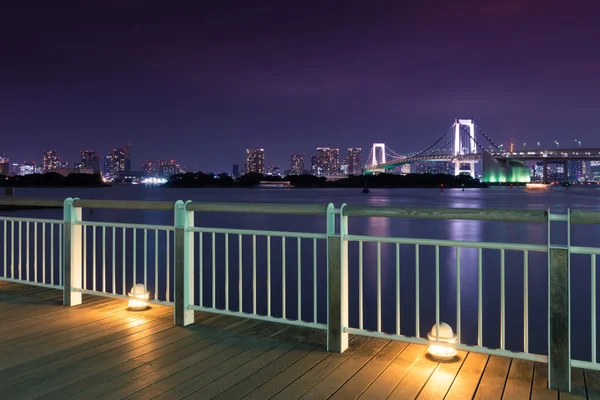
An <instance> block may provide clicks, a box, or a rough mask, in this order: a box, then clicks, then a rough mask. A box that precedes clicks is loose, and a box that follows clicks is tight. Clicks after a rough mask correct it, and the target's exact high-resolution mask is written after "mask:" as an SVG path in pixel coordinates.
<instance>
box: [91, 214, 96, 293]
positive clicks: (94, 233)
mask: <svg viewBox="0 0 600 400" xmlns="http://www.w3.org/2000/svg"><path fill="white" fill-rule="evenodd" d="M92 290H93V291H96V226H95V225H93V226H92Z"/></svg>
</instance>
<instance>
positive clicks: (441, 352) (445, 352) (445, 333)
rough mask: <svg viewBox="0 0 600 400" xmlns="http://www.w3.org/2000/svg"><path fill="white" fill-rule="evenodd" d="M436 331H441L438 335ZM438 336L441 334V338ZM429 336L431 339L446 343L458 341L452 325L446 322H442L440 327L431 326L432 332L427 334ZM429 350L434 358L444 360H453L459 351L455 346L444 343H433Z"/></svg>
mask: <svg viewBox="0 0 600 400" xmlns="http://www.w3.org/2000/svg"><path fill="white" fill-rule="evenodd" d="M438 329H439V330H438ZM436 332H437V333H439V335H436ZM436 336H439V338H436ZM427 337H428V338H429V340H434V341H435V340H437V341H439V342H446V343H456V335H455V334H454V332H453V331H452V328H451V327H450V325H448V324H447V323H445V322H440V325H439V328H437V326H436V325H434V326H433V327H432V328H431V332H429V333H428V334H427ZM427 352H428V353H429V354H431V356H432V357H433V358H435V359H437V360H444V361H448V360H452V359H453V358H454V357H455V356H456V353H457V352H456V349H455V348H454V347H450V346H444V345H443V344H432V345H430V346H429V348H428V349H427Z"/></svg>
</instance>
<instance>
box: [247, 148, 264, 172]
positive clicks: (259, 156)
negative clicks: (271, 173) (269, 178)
mask: <svg viewBox="0 0 600 400" xmlns="http://www.w3.org/2000/svg"><path fill="white" fill-rule="evenodd" d="M246 173H247V174H252V173H254V174H264V173H265V150H264V149H246Z"/></svg>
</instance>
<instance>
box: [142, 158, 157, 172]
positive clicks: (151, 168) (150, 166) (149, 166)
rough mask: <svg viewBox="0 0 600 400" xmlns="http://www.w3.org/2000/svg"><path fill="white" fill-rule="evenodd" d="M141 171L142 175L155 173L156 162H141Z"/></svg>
mask: <svg viewBox="0 0 600 400" xmlns="http://www.w3.org/2000/svg"><path fill="white" fill-rule="evenodd" d="M142 172H143V173H144V176H155V175H156V163H155V162H154V161H150V160H148V161H146V162H145V163H144V164H142Z"/></svg>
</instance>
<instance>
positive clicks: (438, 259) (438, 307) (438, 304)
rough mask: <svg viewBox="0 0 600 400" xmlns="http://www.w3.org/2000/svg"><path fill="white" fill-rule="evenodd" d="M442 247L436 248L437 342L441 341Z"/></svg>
mask: <svg viewBox="0 0 600 400" xmlns="http://www.w3.org/2000/svg"><path fill="white" fill-rule="evenodd" d="M439 326H440V246H435V340H440V329H439Z"/></svg>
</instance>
